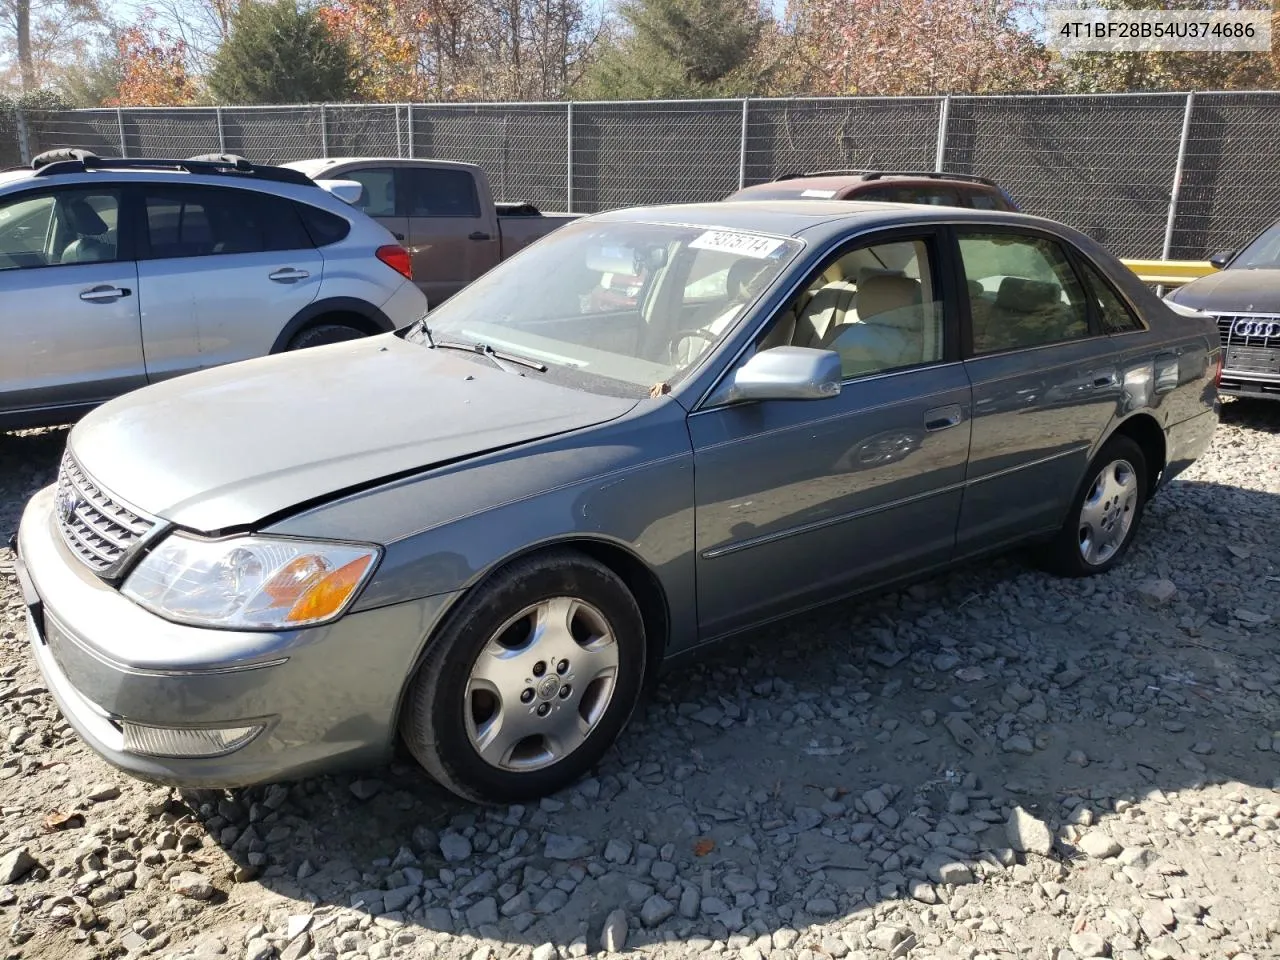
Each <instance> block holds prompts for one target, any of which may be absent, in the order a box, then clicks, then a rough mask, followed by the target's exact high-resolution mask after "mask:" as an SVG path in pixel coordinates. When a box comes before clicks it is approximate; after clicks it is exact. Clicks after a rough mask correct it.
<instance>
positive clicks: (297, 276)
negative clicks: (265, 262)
mask: <svg viewBox="0 0 1280 960" xmlns="http://www.w3.org/2000/svg"><path fill="white" fill-rule="evenodd" d="M309 276H311V274H309V273H307V271H305V270H295V269H294V268H293V267H284V268H283V269H280V270H277V271H276V272H275V273H272V274H269V275H268V279H270V280H274V281H275V282H276V283H293V282H294V281H295V280H305V279H307V277H309Z"/></svg>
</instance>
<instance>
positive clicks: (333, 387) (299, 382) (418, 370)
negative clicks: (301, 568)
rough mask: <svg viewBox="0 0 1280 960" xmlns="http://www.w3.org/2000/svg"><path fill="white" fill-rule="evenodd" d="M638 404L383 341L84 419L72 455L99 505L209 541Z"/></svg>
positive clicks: (228, 376) (204, 377)
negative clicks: (121, 506) (98, 493)
mask: <svg viewBox="0 0 1280 960" xmlns="http://www.w3.org/2000/svg"><path fill="white" fill-rule="evenodd" d="M636 402H637V401H635V400H627V399H618V398H613V397H602V396H598V395H596V394H591V393H586V392H582V391H578V390H572V389H569V388H566V387H561V386H557V385H556V384H553V383H550V382H548V381H547V380H545V379H542V378H541V377H540V375H539V374H536V373H532V372H530V373H529V374H528V376H519V375H517V374H515V373H511V372H507V371H505V370H499V369H498V368H497V367H495V366H493V365H491V364H490V363H488V362H487V361H483V362H480V361H478V360H475V359H471V358H469V357H467V356H466V355H465V354H459V353H458V352H456V351H452V350H432V349H428V348H427V347H425V346H421V345H418V344H413V343H407V342H405V341H404V340H401V339H400V338H399V337H397V336H395V335H393V334H387V335H383V336H378V337H372V338H369V339H366V340H357V341H352V342H350V343H342V344H335V345H333V346H327V347H315V348H312V349H310V350H302V351H298V352H296V353H287V354H281V355H278V356H273V357H265V358H263V359H259V360H250V361H246V362H244V363H237V364H232V365H229V366H225V367H217V368H213V369H210V370H205V371H201V372H199V373H193V374H190V375H188V376H184V377H178V378H176V379H174V380H167V381H164V382H163V383H159V384H156V385H154V386H150V387H145V388H143V389H141V390H137V391H135V392H133V393H130V394H126V395H125V396H123V397H120V398H118V399H116V400H113V401H111V402H110V403H107V404H105V405H103V406H102V407H99V408H98V409H97V410H95V411H93V412H92V413H91V414H89V415H88V416H87V417H85V418H84V419H83V420H82V421H80V423H79V424H77V425H76V427H75V428H74V430H73V431H72V433H71V438H70V441H69V446H70V449H71V452H72V453H73V455H74V456H75V457H76V459H77V460H78V461H79V462H80V464H81V466H82V467H83V469H84V470H85V472H86V473H88V474H89V475H90V476H92V477H93V478H94V480H96V481H97V482H98V483H99V484H100V485H101V486H102V487H103V488H104V490H106V491H107V492H108V493H109V494H113V495H115V496H116V497H118V498H120V499H121V500H123V501H125V502H127V503H130V504H132V505H133V506H135V507H137V508H139V509H141V510H144V511H146V512H148V513H150V514H152V515H154V516H157V517H160V518H162V519H164V520H168V521H171V522H173V523H175V524H178V525H180V526H184V527H189V528H191V529H195V530H200V531H206V532H212V531H220V530H228V529H232V528H237V527H244V526H248V525H251V524H254V523H256V522H257V521H260V520H262V519H264V518H266V517H270V516H274V515H278V514H280V513H282V512H286V511H288V510H290V509H291V508H294V507H296V506H299V505H302V504H306V503H308V502H313V501H315V500H317V499H320V498H323V497H326V496H329V495H332V494H334V493H337V492H339V491H343V490H348V489H351V488H357V487H361V486H364V485H367V484H370V483H374V482H377V481H378V480H381V479H384V478H389V477H392V476H396V475H403V474H406V473H412V472H414V471H417V470H423V469H427V468H430V467H433V466H439V465H442V464H445V463H449V462H453V461H457V460H460V459H464V458H467V457H474V456H477V455H479V454H483V453H486V452H489V451H493V450H497V449H501V448H503V447H509V446H512V445H515V444H520V443H526V442H529V441H532V440H537V439H540V438H543V437H548V436H552V435H555V434H558V433H563V432H565V431H568V430H575V429H580V428H583V427H589V426H592V425H594V424H598V423H604V422H605V421H608V420H612V419H614V418H616V417H619V416H621V415H622V414H624V413H626V412H627V411H628V410H630V409H631V408H632V407H634V406H635V404H636Z"/></svg>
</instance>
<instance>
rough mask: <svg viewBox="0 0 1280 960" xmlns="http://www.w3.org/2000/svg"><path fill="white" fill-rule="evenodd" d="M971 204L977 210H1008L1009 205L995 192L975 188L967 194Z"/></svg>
mask: <svg viewBox="0 0 1280 960" xmlns="http://www.w3.org/2000/svg"><path fill="white" fill-rule="evenodd" d="M967 199H968V201H969V206H971V207H973V209H975V210H1008V209H1009V205H1008V204H1007V203H1005V202H1004V199H1003V198H1002V197H1000V196H998V195H996V194H994V193H987V192H985V191H981V190H975V191H973V192H971V193H969V194H968V195H967Z"/></svg>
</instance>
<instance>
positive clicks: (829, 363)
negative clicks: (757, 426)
mask: <svg viewBox="0 0 1280 960" xmlns="http://www.w3.org/2000/svg"><path fill="white" fill-rule="evenodd" d="M841 376H842V374H841V369H840V355H839V354H838V353H836V352H835V351H834V350H814V349H812V348H810V347H772V348H770V349H768V350H761V351H760V352H759V353H757V354H756V355H755V356H753V357H752V358H751V359H750V360H748V361H747V362H746V363H744V364H743V365H742V366H740V367H739V368H738V369H737V371H736V372H735V373H734V374H733V376H732V377H731V378H730V380H729V382H728V383H727V384H726V385H722V386H721V388H720V390H719V392H718V393H717V395H716V396H715V397H714V398H713V400H712V402H713V403H717V404H724V403H738V402H740V401H743V400H825V399H826V398H827V397H834V396H837V395H838V394H839V393H840V380H841Z"/></svg>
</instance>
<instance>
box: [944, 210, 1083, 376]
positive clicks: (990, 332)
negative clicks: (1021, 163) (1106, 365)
mask: <svg viewBox="0 0 1280 960" xmlns="http://www.w3.org/2000/svg"><path fill="white" fill-rule="evenodd" d="M960 258H961V261H962V262H963V264H964V273H965V282H966V285H967V287H968V294H969V315H970V319H971V323H972V328H973V352H974V353H977V354H981V353H993V352H996V351H1000V350H1017V349H1023V348H1026V347H1039V346H1044V345H1045V344H1050V343H1061V342H1064V341H1067V340H1078V339H1080V338H1082V337H1086V336H1088V335H1089V322H1088V308H1087V306H1086V301H1085V292H1084V289H1083V287H1082V286H1081V284H1080V281H1079V280H1078V279H1077V277H1076V274H1075V271H1074V270H1073V269H1072V267H1071V262H1070V261H1069V260H1068V259H1067V255H1066V253H1065V251H1064V250H1063V249H1062V247H1061V246H1059V245H1058V244H1057V243H1055V242H1054V241H1052V240H1049V239H1047V238H1044V237H1036V236H1029V235H1023V234H1016V233H983V232H976V231H975V232H972V233H971V232H968V231H965V232H964V233H962V234H961V235H960Z"/></svg>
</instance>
